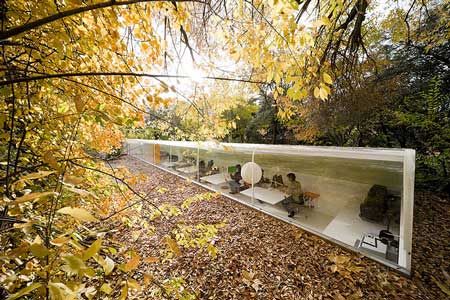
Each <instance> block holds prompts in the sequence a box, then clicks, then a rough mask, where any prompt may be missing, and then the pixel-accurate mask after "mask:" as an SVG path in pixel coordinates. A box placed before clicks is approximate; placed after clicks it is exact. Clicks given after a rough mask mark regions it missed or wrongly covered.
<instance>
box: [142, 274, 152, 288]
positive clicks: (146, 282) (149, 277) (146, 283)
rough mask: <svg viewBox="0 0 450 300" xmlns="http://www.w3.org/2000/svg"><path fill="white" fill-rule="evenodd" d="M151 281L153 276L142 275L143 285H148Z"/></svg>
mask: <svg viewBox="0 0 450 300" xmlns="http://www.w3.org/2000/svg"><path fill="white" fill-rule="evenodd" d="M152 281H153V276H152V275H150V274H147V273H144V285H149V284H150V283H151V282H152Z"/></svg>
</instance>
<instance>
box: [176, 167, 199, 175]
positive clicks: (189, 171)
mask: <svg viewBox="0 0 450 300" xmlns="http://www.w3.org/2000/svg"><path fill="white" fill-rule="evenodd" d="M176 170H177V171H179V172H182V173H186V174H192V173H197V166H189V167H184V168H177V169H176Z"/></svg>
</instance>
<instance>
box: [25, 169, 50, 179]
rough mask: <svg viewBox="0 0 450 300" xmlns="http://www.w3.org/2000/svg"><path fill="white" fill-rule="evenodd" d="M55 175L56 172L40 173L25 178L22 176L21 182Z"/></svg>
mask: <svg viewBox="0 0 450 300" xmlns="http://www.w3.org/2000/svg"><path fill="white" fill-rule="evenodd" d="M53 173H55V171H38V172H35V173H31V174H27V175H25V176H21V177H20V178H19V180H30V179H39V178H44V177H47V176H48V175H50V174H53Z"/></svg>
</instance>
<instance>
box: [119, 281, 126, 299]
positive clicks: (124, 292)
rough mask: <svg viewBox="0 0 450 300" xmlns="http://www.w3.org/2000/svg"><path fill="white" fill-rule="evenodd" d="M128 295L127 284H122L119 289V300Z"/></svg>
mask: <svg viewBox="0 0 450 300" xmlns="http://www.w3.org/2000/svg"><path fill="white" fill-rule="evenodd" d="M127 297H128V285H127V284H124V285H123V287H122V289H121V291H120V297H119V300H125V299H127Z"/></svg>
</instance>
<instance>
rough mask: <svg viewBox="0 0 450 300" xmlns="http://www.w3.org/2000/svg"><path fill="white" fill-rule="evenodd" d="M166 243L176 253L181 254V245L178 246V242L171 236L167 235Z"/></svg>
mask: <svg viewBox="0 0 450 300" xmlns="http://www.w3.org/2000/svg"><path fill="white" fill-rule="evenodd" d="M166 243H167V245H168V246H169V248H170V250H171V251H172V252H173V253H175V255H177V256H179V255H181V250H180V247H178V244H177V242H176V241H175V240H174V239H172V238H171V237H166Z"/></svg>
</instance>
